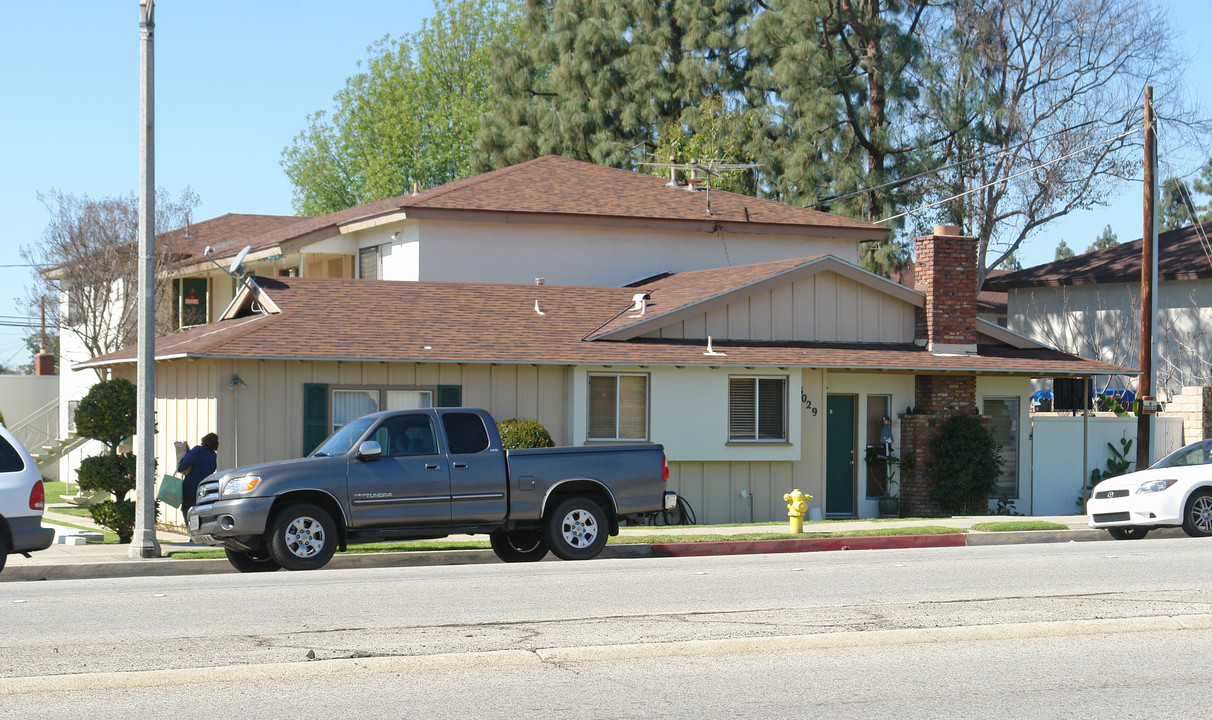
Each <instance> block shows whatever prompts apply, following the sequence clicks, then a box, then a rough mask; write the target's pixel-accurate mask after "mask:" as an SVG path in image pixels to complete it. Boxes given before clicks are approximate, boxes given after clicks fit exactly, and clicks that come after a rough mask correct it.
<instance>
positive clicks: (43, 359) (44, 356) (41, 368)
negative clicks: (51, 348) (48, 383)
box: [34, 348, 55, 375]
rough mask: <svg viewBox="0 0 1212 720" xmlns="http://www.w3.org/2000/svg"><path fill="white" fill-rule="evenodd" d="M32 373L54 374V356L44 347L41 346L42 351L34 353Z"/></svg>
mask: <svg viewBox="0 0 1212 720" xmlns="http://www.w3.org/2000/svg"><path fill="white" fill-rule="evenodd" d="M34 374H35V375H54V374H55V356H54V355H52V354H50V353H48V352H47V351H46V348H42V352H39V353H38V354H37V355H34Z"/></svg>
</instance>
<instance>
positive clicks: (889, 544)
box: [652, 532, 966, 557]
mask: <svg viewBox="0 0 1212 720" xmlns="http://www.w3.org/2000/svg"><path fill="white" fill-rule="evenodd" d="M964 538H965V535H964V533H959V532H957V533H947V534H943V535H883V536H871V537H828V538H803V539H789V540H749V541H735V542H727V541H725V542H701V543H659V544H655V545H652V554H653V556H654V557H700V556H704V555H758V554H762V553H794V552H827V551H830V550H903V549H906V548H930V547H963V546H964V545H965V544H966V543H965V541H964Z"/></svg>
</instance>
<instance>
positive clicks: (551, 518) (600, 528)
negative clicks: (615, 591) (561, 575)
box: [543, 497, 609, 560]
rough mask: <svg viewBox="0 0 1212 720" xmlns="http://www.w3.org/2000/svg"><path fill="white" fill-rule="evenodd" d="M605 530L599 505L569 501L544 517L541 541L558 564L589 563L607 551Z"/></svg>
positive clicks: (560, 504) (581, 499)
mask: <svg viewBox="0 0 1212 720" xmlns="http://www.w3.org/2000/svg"><path fill="white" fill-rule="evenodd" d="M607 527H608V523H607V518H606V513H605V511H603V510H602V506H601V505H599V504H597V503H596V502H594V501H593V500H590V499H589V498H582V497H576V498H569V499H567V500H564V501H563V502H561V503H559V504H558V505H556V507H555V510H554V511H553V512H552V513H551V514H549V515H548V516H547V519H546V520H545V521H544V523H543V539H544V540H546V541H547V547H549V548H551V552H553V553H555V555H556V557H558V558H560V559H561V560H588V559H590V558H593V557H597V555H598V553H600V552H602V548H604V547H606V537H607V533H608V532H609V531H608V530H607Z"/></svg>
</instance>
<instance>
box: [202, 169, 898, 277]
mask: <svg viewBox="0 0 1212 720" xmlns="http://www.w3.org/2000/svg"><path fill="white" fill-rule="evenodd" d="M666 183H667V180H665V179H664V178H659V177H656V176H653V175H647V174H644V173H638V172H633V171H630V170H620V169H617V168H611V167H605V166H602V165H596V164H594V163H588V162H583V161H580V160H572V159H570V158H565V157H560V156H558V155H545V156H543V157H540V158H536V159H534V160H530V161H528V162H524V163H520V164H517V165H511V166H509V167H505V168H501V169H500V170H493V171H491V172H487V173H484V174H482V175H476V176H475V177H470V178H466V179H463V180H456V181H455V182H452V183H447V184H445V185H439V186H438V187H434V188H429V189H427V190H422V191H420V192H418V193H416V194H415V195H413V194H410V195H399V196H397V197H392V198H387V199H385V200H377V201H375V202H371V203H366V204H364V205H358V206H356V207H352V208H348V209H345V210H340V211H338V212H334V213H329V214H327V215H317V216H315V217H309V218H303V219H300V220H298V221H297V222H295V223H291V224H289V225H286V226H284V227H281V228H276V229H272V230H270V231H268V232H265V233H263V234H261V235H258V236H256V237H251V238H248V242H247V244H248V245H251V246H252V250H253V252H257V251H259V250H265V249H268V248H272V247H275V246H278V247H280V246H282V245H285V244H293V243H297V242H301V243H306V242H309V241H314V240H317V239H320V238H321V237H328V236H331V235H333V234H335V233H341V232H349V231H351V230H357V229H361V228H363V227H371V226H374V225H376V224H380V223H384V222H394V221H397V220H403V219H406V218H414V219H425V218H434V219H445V220H451V219H468V220H486V221H493V222H536V223H553V222H566V223H578V222H579V223H586V222H589V223H596V224H613V225H625V226H633V227H650V226H651V224H652V223H657V222H659V223H672V224H673V225H675V226H680V225H684V226H686V227H687V228H688V229H696V230H701V229H708V230H710V229H712V228H714V227H716V226H719V227H720V228H723V229H726V230H728V231H730V232H754V233H773V232H777V233H783V234H789V235H805V236H818V237H845V238H855V239H859V240H882V239H883V238H885V237H886V236H887V234H888V229H887V228H885V227H883V226H880V225H874V224H872V223H867V222H863V221H861V220H854V219H851V218H847V217H842V216H840V215H832V214H830V213H825V212H819V211H817V210H809V209H808V208H802V207H793V206H791V205H784V204H783V203H779V202H775V201H773V200H763V199H761V198H755V197H750V196H748V195H741V194H738V193H732V192H727V191H725V190H718V189H713V190H711V192H710V198H711V212H710V213H708V211H707V197H708V193H707V192H705V191H703V190H699V191H696V192H689V191H687V190H686V189H684V188H671V187H668V186H667V185H666ZM241 247H242V246H241ZM239 249H240V248H239V247H236V248H233V249H231V250H230V252H229V253H228V255H229V256H230V255H235V253H236V252H237V251H238V250H239ZM216 250H217V248H216Z"/></svg>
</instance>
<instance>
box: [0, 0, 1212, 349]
mask: <svg viewBox="0 0 1212 720" xmlns="http://www.w3.org/2000/svg"><path fill="white" fill-rule="evenodd" d="M432 10H433V4H432V2H431V0H356V1H355V2H345V1H338V0H330V1H329V2H322V1H321V0H290V1H287V0H255V1H253V2H249V0H241V1H236V0H205V2H199V1H197V0H159V1H158V2H157V3H156V36H155V37H156V55H155V62H156V66H155V68H156V118H155V123H156V184H157V185H159V186H162V187H164V188H166V189H168V190H169V191H170V192H171V193H173V194H174V195H176V194H178V193H179V192H180V191H181V189H182V188H184V187H186V186H189V187H191V188H193V190H194V191H195V192H196V193H197V194H198V195H199V196H200V198H201V200H202V206H201V207H200V208H199V209H198V210H197V212H196V214H195V217H196V218H197V219H205V218H210V217H215V216H218V215H222V214H224V213H229V212H235V213H266V214H283V215H285V214H290V213H291V212H292V208H291V187H290V183H289V182H288V181H287V179H286V176H285V174H284V173H283V172H282V168H281V165H280V164H279V161H280V158H281V153H282V149H283V148H284V147H286V146H287V145H289V144H290V143H291V141H292V140H293V139H294V137H295V136H296V135H297V134H298V133H299V132H300V131H301V130H302V129H303V128H304V126H305V123H306V117H307V115H308V114H309V113H312V112H315V111H317V110H327V109H330V107H331V105H332V96H333V95H334V94H335V93H336V92H337V91H338V90H339V89H340V88H341V87H342V85H343V84H344V81H345V78H346V77H348V76H349V75H350V74H351V73H353V72H354V71H355V70H356V64H357V62H358V61H359V60H363V59H365V58H366V55H367V53H366V50H367V47H368V46H369V45H371V44H372V43H373V42H375V41H376V40H378V39H380V38H382V37H383V36H384V35H389V34H390V35H392V36H400V35H404V34H407V33H411V32H414V31H415V30H417V29H418V28H419V27H420V23H421V20H422V19H423V18H424V17H427V16H428V15H429V14H431V13H432ZM1171 16H1172V18H1173V19H1174V21H1175V25H1176V26H1177V27H1179V28H1184V29H1185V30H1184V31H1183V33H1184V34H1183V35H1182V36H1181V37H1180V38H1179V39H1178V40H1179V43H1180V47H1182V48H1185V49H1186V51H1187V52H1188V53H1189V55H1190V56H1191V58H1192V68H1198V69H1201V70H1202V69H1207V68H1210V67H1212V46H1209V43H1210V42H1212V41H1208V40H1205V39H1203V37H1202V36H1205V35H1207V31H1208V29H1209V28H1212V3H1210V2H1208V0H1174V2H1172V3H1171ZM138 23H139V7H138V1H137V0H123V1H121V2H119V1H118V0H104V1H98V0H57V1H56V2H33V1H29V0H0V98H2V99H3V105H2V109H0V138H3V139H4V140H3V143H2V144H0V265H4V266H6V267H0V363H3V364H5V365H10V366H15V365H19V364H21V363H24V362H27V361H28V357H27V356H26V355H25V352H24V348H23V347H22V343H21V336H22V331H21V330H20V329H19V328H15V327H8V326H6V325H4V324H2V323H4V322H5V321H8V320H11V319H12V318H13V317H14V316H24V315H25V311H26V309H25V308H24V307H21V305H20V303H19V299H20V298H22V297H23V296H24V294H25V293H24V288H25V287H26V286H27V285H29V284H30V283H31V282H32V275H31V272H32V271H31V270H30V269H29V268H25V267H7V266H9V265H16V264H19V263H20V262H21V259H20V256H19V254H18V249H19V248H20V247H21V246H23V245H29V244H32V243H36V242H38V240H39V238H40V237H41V234H42V230H43V228H44V227H45V225H46V221H47V213H46V210H45V208H44V207H43V206H42V204H41V203H40V202H39V201H38V199H37V194H38V193H39V192H46V191H48V190H50V189H51V188H57V189H59V190H62V191H63V192H67V193H72V194H77V195H80V194H87V195H89V196H92V197H100V196H106V195H116V194H123V193H127V192H131V191H133V190H134V189H135V188H136V186H137V184H138V179H139V160H138V150H139V147H138V143H139V27H138ZM1190 77H1191V82H1192V84H1193V85H1194V86H1195V87H1196V89H1197V90H1199V91H1201V93H1202V95H1203V96H1204V98H1206V99H1208V100H1210V101H1212V78H1210V76H1209V74H1208V73H1206V72H1202V71H1193V72H1191V73H1190ZM1164 172H1165V171H1164V170H1163V173H1164ZM1140 218H1141V191H1140V184H1139V183H1136V184H1134V185H1128V186H1126V187H1125V191H1124V193H1123V195H1122V196H1120V197H1118V198H1115V199H1113V200H1112V203H1111V206H1110V207H1108V208H1105V209H1101V210H1097V211H1091V212H1086V213H1080V214H1078V215H1075V216H1072V217H1070V218H1068V219H1066V220H1064V221H1060V222H1058V223H1057V225H1056V227H1055V228H1053V229H1052V230H1050V231H1049V232H1048V233H1047V235H1046V236H1044V237H1041V238H1038V239H1036V240H1034V241H1032V242H1031V243H1030V246H1029V247H1027V248H1026V249H1025V251H1024V252H1023V253H1022V254H1021V259H1022V261H1023V263H1024V264H1025V265H1033V264H1037V263H1040V262H1046V261H1050V260H1051V259H1052V256H1053V252H1054V249H1055V247H1056V243H1057V241H1058V240H1059V239H1060V238H1064V239H1065V240H1066V241H1067V242H1068V244H1069V245H1070V246H1071V247H1073V248H1075V249H1077V250H1079V251H1080V250H1084V249H1085V247H1086V246H1087V245H1089V243H1090V242H1091V241H1092V240H1093V239H1094V237H1095V236H1096V235H1097V234H1098V233H1099V232H1100V231H1101V230H1102V228H1103V226H1104V225H1106V224H1108V223H1110V224H1111V225H1112V227H1113V228H1114V229H1115V231H1116V232H1117V233H1118V234H1119V237H1120V240H1121V241H1125V240H1130V239H1133V238H1136V237H1138V236H1139V235H1140V225H1141V220H1140Z"/></svg>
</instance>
